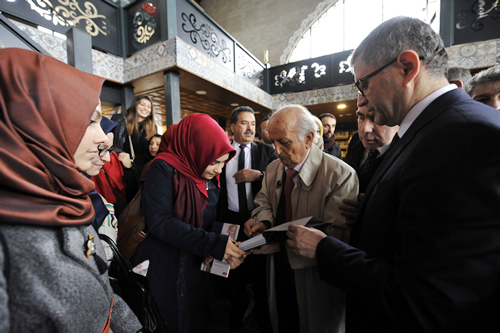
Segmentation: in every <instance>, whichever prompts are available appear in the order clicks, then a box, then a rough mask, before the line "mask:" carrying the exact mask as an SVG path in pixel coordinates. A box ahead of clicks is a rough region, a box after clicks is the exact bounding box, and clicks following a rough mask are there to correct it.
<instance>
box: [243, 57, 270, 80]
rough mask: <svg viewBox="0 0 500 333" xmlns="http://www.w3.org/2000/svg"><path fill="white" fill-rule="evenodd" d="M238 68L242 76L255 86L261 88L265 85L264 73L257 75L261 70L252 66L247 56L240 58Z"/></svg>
mask: <svg viewBox="0 0 500 333" xmlns="http://www.w3.org/2000/svg"><path fill="white" fill-rule="evenodd" d="M238 68H239V69H240V71H241V74H242V75H243V76H245V77H247V78H248V79H250V80H251V81H252V83H253V84H255V85H256V86H258V87H260V86H262V85H263V84H264V76H263V75H262V73H260V74H257V73H258V72H259V70H262V69H260V68H259V67H257V66H252V63H251V62H250V60H249V59H248V57H246V56H240V57H238Z"/></svg>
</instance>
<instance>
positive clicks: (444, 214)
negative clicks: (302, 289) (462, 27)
mask: <svg viewBox="0 0 500 333" xmlns="http://www.w3.org/2000/svg"><path fill="white" fill-rule="evenodd" d="M351 64H353V66H354V73H355V79H356V82H355V85H356V87H357V88H358V90H359V93H360V96H359V99H358V106H366V107H367V108H368V110H370V112H371V113H372V114H373V116H374V121H375V123H376V124H378V125H388V126H394V125H400V129H399V131H398V135H396V136H395V138H394V140H393V143H391V150H390V152H389V154H388V155H387V156H386V158H385V159H384V161H383V162H382V164H381V165H380V167H379V168H378V170H377V172H376V173H375V175H374V176H373V178H372V180H371V182H370V185H369V186H368V188H367V190H366V192H365V197H364V199H363V201H362V202H361V206H360V210H359V213H358V217H357V220H356V222H355V224H354V227H353V230H352V233H351V241H352V244H351V245H347V244H345V243H342V242H340V241H338V240H337V239H335V238H333V237H327V236H326V235H325V234H323V233H321V232H319V231H315V230H314V229H307V228H303V227H290V229H289V231H288V233H287V236H288V237H289V238H290V240H288V241H287V242H288V245H289V246H290V247H292V248H293V249H294V250H293V251H295V252H296V253H298V254H301V255H303V256H306V257H308V258H316V259H317V263H318V272H319V274H320V277H321V279H323V280H325V281H328V282H330V283H332V284H334V285H335V286H337V287H340V288H341V289H343V290H344V291H346V293H347V312H346V316H347V323H346V329H347V331H348V332H472V331H473V332H498V330H499V328H500V316H499V315H498V314H499V313H500V205H499V203H500V151H499V150H498V140H499V139H500V113H498V112H497V111H495V110H494V109H492V108H490V107H487V106H485V105H483V104H481V103H478V102H476V101H473V100H472V99H471V98H470V97H469V96H468V95H467V94H466V93H465V92H464V91H463V90H462V89H458V88H457V87H456V86H455V85H450V84H449V83H448V81H447V80H446V77H445V73H446V71H447V66H448V56H447V54H446V50H445V49H444V45H443V42H442V40H441V38H440V37H439V35H438V34H437V33H436V32H434V31H433V30H432V28H431V27H430V26H429V25H427V24H426V23H424V22H422V21H420V20H418V19H414V18H409V17H395V18H393V19H391V20H388V21H386V22H384V23H382V24H381V25H380V26H379V27H377V28H376V29H375V30H374V31H372V32H371V33H370V34H369V35H368V37H366V39H365V40H364V41H363V42H361V44H360V45H359V46H358V48H357V49H356V50H355V51H354V53H353V56H352V61H351ZM471 137H474V138H480V140H478V141H480V142H481V144H480V145H477V144H476V142H477V141H474V140H470V138H471ZM398 139H399V140H398Z"/></svg>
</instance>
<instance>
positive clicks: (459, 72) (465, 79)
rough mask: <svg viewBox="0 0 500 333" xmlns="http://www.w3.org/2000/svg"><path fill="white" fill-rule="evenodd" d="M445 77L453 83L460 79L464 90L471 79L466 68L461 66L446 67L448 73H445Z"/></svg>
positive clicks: (466, 89) (467, 87)
mask: <svg viewBox="0 0 500 333" xmlns="http://www.w3.org/2000/svg"><path fill="white" fill-rule="evenodd" d="M446 79H448V82H449V83H455V81H457V80H460V81H462V83H463V85H464V87H463V88H464V90H465V91H468V89H469V82H470V80H472V75H471V74H470V72H469V70H468V69H467V68H461V67H450V68H449V69H448V74H446Z"/></svg>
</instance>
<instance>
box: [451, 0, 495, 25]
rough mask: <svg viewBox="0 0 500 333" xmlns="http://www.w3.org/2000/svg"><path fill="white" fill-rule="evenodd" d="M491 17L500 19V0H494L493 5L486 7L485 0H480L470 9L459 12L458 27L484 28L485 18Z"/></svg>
mask: <svg viewBox="0 0 500 333" xmlns="http://www.w3.org/2000/svg"><path fill="white" fill-rule="evenodd" d="M488 16H489V17H490V18H491V19H493V20H494V21H496V20H498V19H500V1H499V0H496V1H493V2H492V4H491V7H489V8H486V1H485V0H478V1H476V2H475V3H474V4H473V5H472V6H471V9H470V10H462V11H460V12H459V13H458V21H457V24H456V28H457V29H465V28H467V27H468V26H470V27H471V29H472V30H474V31H479V30H482V29H483V27H484V23H483V21H484V19H486V18H487V17H488Z"/></svg>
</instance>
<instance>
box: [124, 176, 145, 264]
mask: <svg viewBox="0 0 500 333" xmlns="http://www.w3.org/2000/svg"><path fill="white" fill-rule="evenodd" d="M141 201H142V185H141V186H140V187H139V190H138V191H137V193H136V194H135V196H134V198H133V199H132V200H131V201H130V202H129V203H128V205H127V207H125V209H123V211H122V212H121V213H120V216H118V239H117V243H118V248H119V249H120V251H121V253H122V254H123V257H124V258H125V259H126V260H130V258H132V256H133V255H134V253H135V251H136V250H137V247H138V246H139V244H140V243H141V242H142V241H143V240H145V239H146V236H147V232H146V221H145V220H144V214H142V207H141V206H142V204H141Z"/></svg>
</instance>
